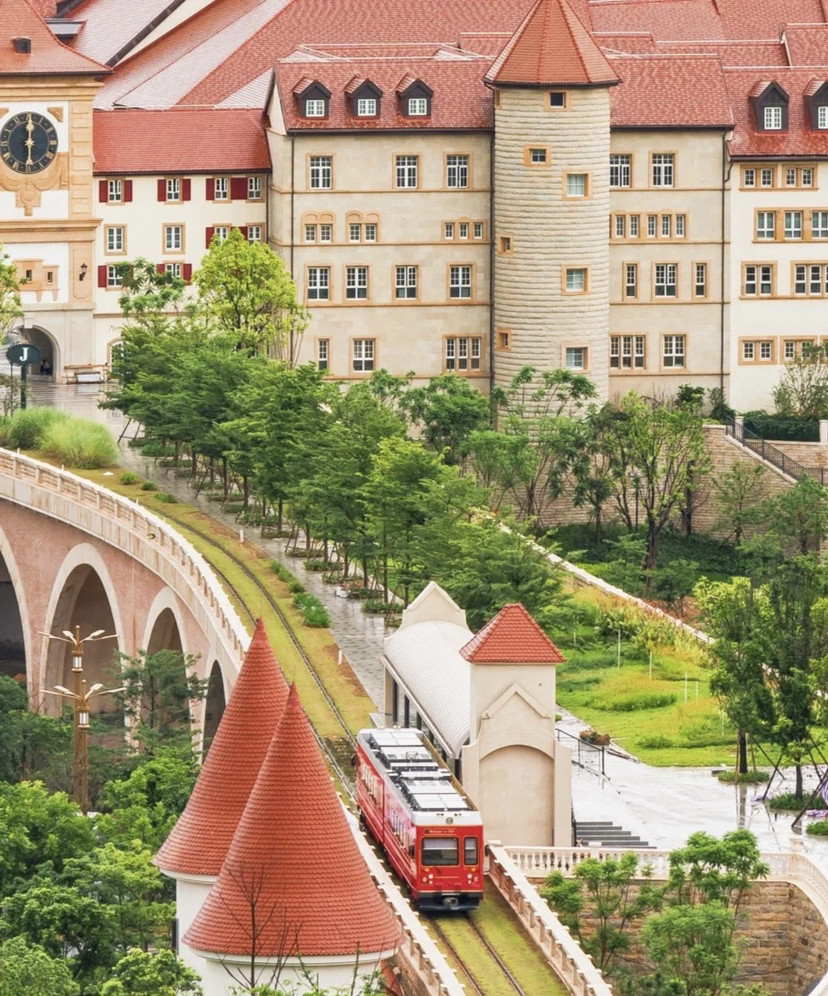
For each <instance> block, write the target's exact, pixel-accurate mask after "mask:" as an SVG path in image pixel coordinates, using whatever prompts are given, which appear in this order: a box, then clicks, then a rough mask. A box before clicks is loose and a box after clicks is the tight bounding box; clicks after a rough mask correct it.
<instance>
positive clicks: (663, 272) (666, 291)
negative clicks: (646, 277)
mask: <svg viewBox="0 0 828 996" xmlns="http://www.w3.org/2000/svg"><path fill="white" fill-rule="evenodd" d="M653 297H663V298H672V299H673V300H675V299H676V298H677V297H678V263H656V264H655V265H654V268H653Z"/></svg>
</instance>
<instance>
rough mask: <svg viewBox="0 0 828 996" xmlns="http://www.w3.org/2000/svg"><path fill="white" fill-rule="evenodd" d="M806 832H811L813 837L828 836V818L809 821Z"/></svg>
mask: <svg viewBox="0 0 828 996" xmlns="http://www.w3.org/2000/svg"><path fill="white" fill-rule="evenodd" d="M805 833H809V834H810V835H811V836H812V837H828V820H818V821H817V822H814V823H809V824H808V826H807V827H806V828H805Z"/></svg>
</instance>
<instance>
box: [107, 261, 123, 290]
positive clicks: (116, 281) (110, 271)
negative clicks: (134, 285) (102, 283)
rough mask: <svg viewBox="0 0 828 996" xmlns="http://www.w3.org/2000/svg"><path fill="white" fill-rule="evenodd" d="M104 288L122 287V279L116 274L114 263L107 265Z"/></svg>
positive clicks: (116, 269)
mask: <svg viewBox="0 0 828 996" xmlns="http://www.w3.org/2000/svg"><path fill="white" fill-rule="evenodd" d="M106 286H107V287H123V286H124V278H123V276H121V274H120V273H119V272H118V268H117V266H116V265H115V264H114V263H109V264H108V265H107V268H106Z"/></svg>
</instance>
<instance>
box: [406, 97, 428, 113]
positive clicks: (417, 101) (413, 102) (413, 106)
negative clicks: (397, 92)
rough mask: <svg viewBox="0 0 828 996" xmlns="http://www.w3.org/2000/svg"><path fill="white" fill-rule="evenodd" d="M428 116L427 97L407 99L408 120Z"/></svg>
mask: <svg viewBox="0 0 828 996" xmlns="http://www.w3.org/2000/svg"><path fill="white" fill-rule="evenodd" d="M427 115H428V98H427V97H409V98H408V116H409V117H410V118H424V117H427Z"/></svg>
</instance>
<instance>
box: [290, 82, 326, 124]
mask: <svg viewBox="0 0 828 996" xmlns="http://www.w3.org/2000/svg"><path fill="white" fill-rule="evenodd" d="M293 92H294V94H295V95H296V97H297V99H298V101H299V106H300V108H301V110H302V114H303V116H304V117H306V118H326V117H327V116H328V108H329V107H330V100H331V91H330V90H329V89H328V88H327V87H325V86H322V84H321V83H317V82H315V81H313V80H308V79H303V80H302V81H301V82H300V83H299V85H298V86H297V87H296V88H295V89H294V91H293Z"/></svg>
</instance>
